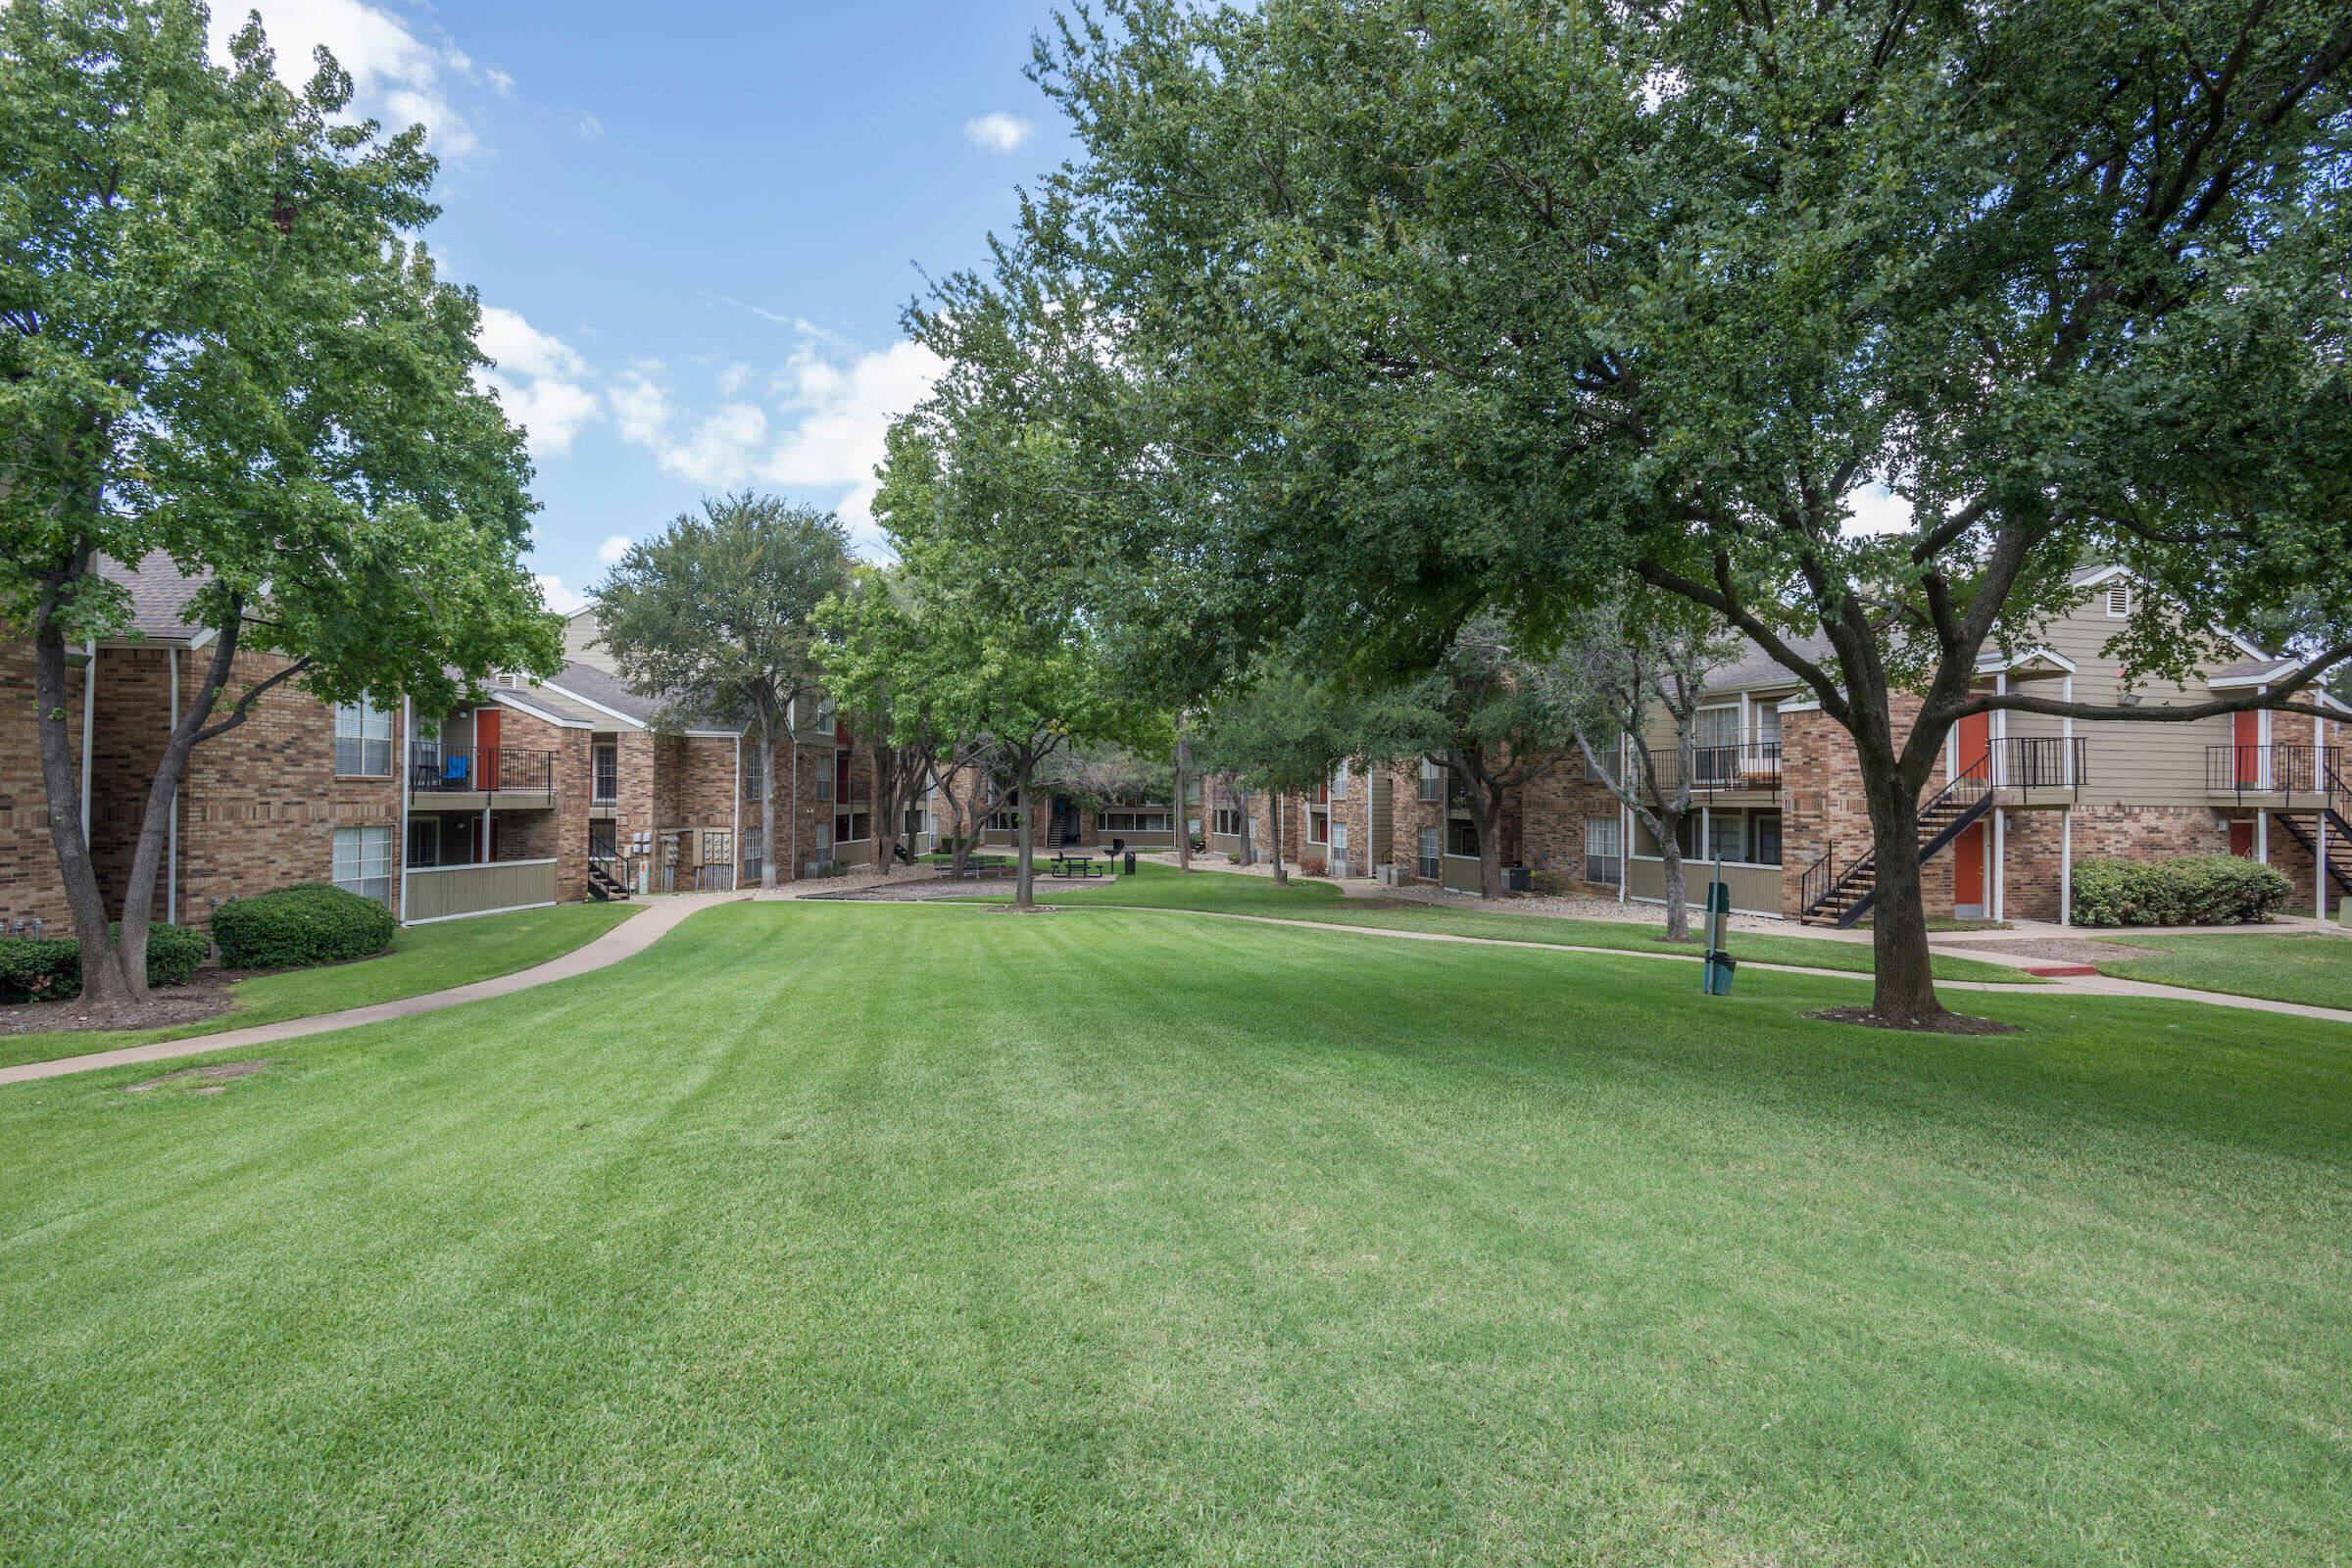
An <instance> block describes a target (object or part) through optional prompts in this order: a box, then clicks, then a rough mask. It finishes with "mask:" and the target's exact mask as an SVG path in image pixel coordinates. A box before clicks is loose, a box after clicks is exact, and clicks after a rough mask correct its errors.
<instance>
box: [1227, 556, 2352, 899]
mask: <svg viewBox="0 0 2352 1568" xmlns="http://www.w3.org/2000/svg"><path fill="white" fill-rule="evenodd" d="M2075 586H2076V587H2077V588H2078V589H2079V590H2081V592H2082V595H2083V601H2082V604H2081V605H2080V606H2079V607H2078V608H2077V609H2076V610H2074V611H2073V612H2072V613H2069V614H2067V615H2064V616H2061V617H2059V618H2058V619H2057V620H2056V621H2054V622H2053V623H2052V624H2051V625H2050V626H2049V627H2047V628H2045V631H2044V634H2043V639H2042V641H2041V642H2040V643H2039V644H2037V645H2036V646H2034V648H2031V649H2028V650H2024V651H2021V652H2019V653H2018V654H2017V655H2016V656H2015V657H2014V658H2010V657H2005V656H2001V655H1998V654H1993V655H1988V656H1987V657H1986V659H1985V661H1984V662H1982V664H1981V665H1980V668H1979V674H1978V682H1979V685H1980V687H1981V688H1982V689H1984V690H1985V691H1999V692H2007V691H2013V690H2019V689H2023V688H2025V687H2026V686H2028V685H2029V684H2030V683H2042V684H2043V686H2044V689H2046V690H2048V691H2049V692H2050V693H2051V694H2052V695H2054V696H2057V697H2060V698H2062V699H2065V700H2069V701H2082V702H2090V703H2098V704H2104V705H2115V704H2119V703H2121V704H2124V705H2127V706H2135V707H2139V708H2142V709H2156V708H2162V707H2166V706H2184V705H2189V704H2195V703H2202V702H2208V701H2211V700H2212V699H2213V698H2214V697H2216V696H2218V695H2223V694H2227V693H2230V692H2241V691H2243V690H2245V689H2246V688H2247V687H2256V688H2259V687H2260V686H2262V685H2263V683H2264V682H2265V681H2266V680H2278V679H2283V678H2284V677H2285V676H2286V675H2287V674H2288V673H2289V672H2291V671H2292V670H2293V669H2294V668H2295V667H2296V666H2295V663H2294V662H2293V661H2292V660H2290V659H2286V658H2283V657H2281V656H2278V655H2276V654H2271V653H2268V652H2266V651H2265V650H2263V649H2260V648H2257V647H2254V646H2253V645H2251V644H2249V643H2246V642H2244V641H2243V640H2242V639H2237V638H2230V639H2229V641H2230V642H2231V643H2232V645H2233V646H2234V648H2235V650H2236V652H2237V653H2238V654H2239V655H2240V656H2241V657H2239V658H2238V659H2236V660H2235V661H2233V662H2230V663H2229V664H2227V665H2225V666H2223V667H2221V668H2218V669H2215V670H2213V671H2211V672H2210V673H2207V674H2204V675H2201V676H2199V677H2196V678H2194V679H2192V680H2191V681H2189V682H2188V683H2186V684H2185V685H2181V686H2169V685H2154V684H2149V685H2141V686H2138V687H2132V686H2131V685H2129V684H2128V683H2127V681H2126V680H2125V676H2124V671H2123V669H2122V668H2121V666H2120V665H2119V663H2118V662H2117V661H2116V660H2115V659H2114V658H2113V657H2112V656H2110V655H2108V654H2107V653H2106V652H2105V645H2106V644H2107V642H2108V640H2109V639H2110V638H2112V637H2113V636H2114V635H2115V632H2116V631H2117V629H2118V627H2119V623H2120V622H2121V621H2122V619H2123V618H2124V617H2125V616H2127V615H2129V614H2130V613H2131V596H2132V594H2133V593H2134V592H2135V591H2136V590H2135V587H2134V585H2133V584H2132V583H2131V580H2130V578H2129V577H2128V576H2127V575H2125V574H2124V573H2123V572H2122V571H2121V570H2120V569H2119V568H2113V567H2101V568H2086V569H2084V570H2082V571H2079V572H2078V573H2076V579H2075ZM1799 651H1800V652H1808V653H1809V652H1811V651H1812V650H1805V649H1800V650H1799ZM1706 696H1707V702H1706V704H1705V706H1704V707H1703V708H1702V710H1701V711H1700V712H1699V714H1698V721H1697V736H1696V739H1697V746H1696V750H1695V755H1694V758H1693V762H1692V767H1693V772H1692V777H1691V785H1692V791H1693V795H1694V797H1695V805H1696V809H1695V810H1694V811H1693V812H1692V813H1691V816H1690V817H1688V818H1686V821H1685V831H1684V842H1683V844H1682V846H1681V848H1682V852H1683V855H1684V856H1685V858H1688V859H1691V860H1703V861H1705V862H1706V863H1707V865H1708V867H1709V868H1710V870H1711V869H1712V867H1713V866H1714V865H1715V864H1716V863H1717V861H1718V859H1720V862H1721V864H1722V866H1723V874H1724V880H1725V882H1726V883H1727V885H1728V886H1729V887H1730V888H1731V890H1732V899H1733V904H1734V907H1736V908H1739V909H1740V910H1742V911H1744V912H1748V913H1755V914H1765V915H1777V916H1783V917H1787V918H1791V919H1808V920H1814V921H1818V922H1822V923H1838V922H1840V921H1845V922H1850V921H1851V920H1853V919H1858V918H1860V917H1861V916H1863V915H1865V914H1867V912H1868V908H1869V895H1870V893H1871V891H1872V888H1873V871H1874V867H1873V865H1872V864H1871V861H1870V858H1869V852H1870V827H1869V818H1868V813H1867V811H1866V809H1865V808H1864V806H1863V801H1862V792H1861V782H1860V773H1859V769H1858V767H1857V765H1856V763H1855V761H1854V757H1853V751H1852V746H1851V743H1850V741H1849V740H1848V739H1847V737H1846V735H1845V733H1844V731H1843V730H1841V729H1840V728H1838V725H1837V724H1836V722H1835V721H1834V720H1832V719H1831V718H1830V717H1829V716H1828V715H1827V714H1825V713H1823V712H1822V711H1821V710H1820V707H1819V705H1818V704H1817V703H1815V702H1814V701H1812V700H1811V695H1810V691H1809V689H1807V688H1803V687H1802V686H1801V683H1800V682H1799V681H1798V680H1797V678H1796V677H1795V675H1794V674H1793V673H1792V672H1790V671H1789V670H1788V669H1786V668H1784V667H1782V666H1781V665H1780V664H1778V663H1777V662H1774V661H1773V660H1771V659H1769V658H1767V657H1766V656H1765V655H1764V654H1763V653H1762V652H1761V651H1760V650H1756V649H1752V648H1751V649H1750V650H1749V651H1748V652H1747V653H1746V655H1745V656H1743V657H1741V658H1740V659H1738V660H1735V661H1734V662H1731V663H1730V664H1727V665H1726V666H1724V667H1723V668H1721V669H1718V670H1717V671H1715V672H1714V674H1713V675H1712V676H1711V677H1710V679H1709V681H1708V683H1707V691H1706ZM2315 701H2317V702H2318V703H2319V704H2320V705H2322V706H2325V707H2329V708H2332V709H2336V710H2338V711H2342V712H2343V714H2344V715H2345V716H2344V718H2343V719H2341V720H2339V719H2315V718H2313V717H2311V716H2310V715H2307V714H2300V713H2264V712H2251V713H2238V714H2232V715H2225V716H2222V717H2216V718H2205V719H2196V720H2189V721H2186V722H2158V721H2153V720H2136V719H2118V720H2101V721H2097V722H2091V721H2082V722H2077V721H2075V720H2072V719H2062V718H2046V717H2042V716H2040V715H2034V714H2025V713H2009V712H1996V713H1990V714H1982V715H1979V716H1977V717H1975V718H1972V719H1969V720H1966V721H1964V722H1962V723H1961V724H1959V725H1956V726H1955V727H1954V729H1953V732H1952V734H1951V735H1950V736H1949V737H1948V738H1947V740H1946V742H1945V745H1944V752H1943V757H1942V760H1940V761H1939V763H1938V764H1937V766H1936V773H1935V776H1934V778H1933V779H1932V780H1931V782H1930V784H1929V787H1928V795H1927V797H1926V801H1925V809H1926V823H1925V826H1924V827H1923V832H1922V842H1921V846H1920V849H1921V854H1922V861H1921V868H1922V877H1923V882H1924V885H1925V888H1926V894H1927V902H1928V912H1929V914H1930V915H1932V916H1951V917H1962V918H1965V917H1986V918H1993V919H2031V920H2053V921H2064V920H2066V919H2067V918H2068V916H2069V908H2068V897H2067V890H2068V886H2069V883H2070V880H2071V875H2072V867H2073V862H2074V860H2075V859H2076V858H2078V857H2090V856H2119V857H2125V858H2160V857H2166V856H2174V855H2185V854H2196V853H2212V854H2234V855H2242V856H2246V857H2248V858H2254V859H2258V860H2262V861H2264V862H2266V863H2268V864H2272V865H2276V866H2277V867H2278V869H2279V870H2281V871H2283V872H2284V873H2285V874H2286V875H2287V877H2288V878H2289V879H2290V880H2291V881H2292V882H2293V883H2294V885H2295V886H2296V888H2297V889H2299V890H2300V904H2299V907H2306V908H2309V909H2311V910H2312V911H2313V912H2315V913H2319V914H2322V915H2323V916H2324V915H2325V914H2326V913H2327V911H2329V910H2331V909H2335V908H2337V907H2339V906H2340V903H2341V900H2342V899H2343V897H2344V895H2346V894H2347V893H2352V748H2348V747H2347V745H2346V734H2347V730H2346V723H2347V721H2352V708H2347V707H2345V705H2343V704H2340V703H2337V702H2335V701H2334V700H2333V699H2331V698H2328V697H2326V696H2325V695H2320V696H2317V697H2316V698H2315ZM1904 706H1905V705H1904V704H1903V702H1902V701H1901V700H1899V699H1898V702H1897V709H1896V718H1897V722H1898V725H1900V724H1903V723H1906V722H1907V720H1908V716H1909V715H1908V714H1906V713H1905V712H1904V711H1903V709H1904ZM1909 706H1910V707H1911V708H1912V711H1916V704H1915V703H1914V704H1911V705H1909ZM1653 743H1654V748H1653V749H1654V750H1655V752H1656V755H1658V756H1661V757H1671V755H1672V752H1673V745H1672V737H1671V732H1670V731H1666V732H1662V733H1661V734H1659V735H1657V736H1654V737H1653ZM1208 805H1209V817H1210V832H1209V837H1208V844H1209V848H1210V849H1211V850H1212V851H1215V852H1219V853H1229V854H1241V853H1243V847H1244V843H1245V840H1244V837H1243V834H1242V831H1241V829H1242V828H1243V826H1244V825H1245V816H1246V817H1247V819H1248V820H1247V826H1248V828H1249V838H1248V841H1247V842H1248V844H1249V846H1250V853H1251V854H1253V855H1254V856H1255V857H1257V858H1263V857H1264V856H1265V855H1267V854H1268V853H1270V846H1271V844H1272V835H1271V817H1270V809H1271V806H1272V803H1269V802H1268V801H1267V800H1266V799H1265V798H1264V797H1263V796H1262V795H1261V796H1257V797H1253V798H1252V799H1251V800H1250V802H1249V803H1248V809H1247V811H1246V812H1245V810H1244V809H1243V804H1242V803H1241V802H1239V801H1237V800H1235V799H1234V797H1233V795H1232V793H1231V791H1230V790H1229V789H1228V788H1227V787H1226V786H1225V785H1224V784H1223V783H1222V782H1221V781H1213V780H1212V781H1211V784H1210V787H1209V803H1208ZM1280 809H1282V810H1283V812H1284V818H1283V823H1284V826H1283V851H1284V855H1285V857H1286V858H1289V859H1291V860H1293V861H1298V860H1300V859H1309V858H1322V859H1325V860H1326V861H1327V862H1328V863H1330V864H1332V865H1333V867H1334V868H1335V870H1337V869H1338V868H1339V867H1340V866H1342V865H1345V866H1346V867H1347V872H1346V873H1345V874H1355V875H1364V874H1367V873H1369V874H1373V875H1382V876H1386V877H1388V878H1391V879H1395V880H1402V881H1417V882H1424V883H1432V884H1436V885H1439V886H1442V887H1445V888H1447V889H1450V890H1454V891H1459V892H1475V891H1477V888H1478V841H1477V832H1478V830H1477V827H1476V824H1475V823H1474V822H1473V821H1472V820H1471V818H1470V813H1469V811H1468V810H1467V809H1465V808H1464V807H1463V805H1462V804H1461V802H1460V799H1459V796H1458V793H1457V792H1456V791H1454V790H1453V789H1452V788H1451V787H1450V786H1449V784H1448V782H1447V780H1446V776H1445V775H1444V773H1443V772H1442V770H1440V769H1438V768H1437V767H1435V766H1434V765H1433V764H1429V763H1426V762H1407V763H1403V764H1390V765H1385V766H1382V767H1378V768H1374V769H1372V770H1371V776H1370V777H1369V778H1362V779H1354V780H1350V779H1349V778H1348V776H1347V775H1346V773H1345V772H1343V773H1341V774H1339V775H1335V777H1334V779H1333V780H1332V782H1331V784H1330V785H1329V786H1328V787H1327V788H1326V789H1325V790H1323V791H1319V792H1317V793H1316V795H1315V796H1314V797H1313V798H1311V799H1309V800H1306V801H1299V800H1296V799H1290V800H1285V801H1283V802H1282V803H1280ZM1325 823H1328V824H1329V825H1328V826H1325V825H1324V824H1325ZM1331 833H1338V834H1340V835H1341V837H1342V838H1343V840H1344V841H1345V842H1344V843H1343V844H1342V845H1340V846H1336V847H1335V846H1334V845H1333V844H1332V843H1331V840H1330V838H1329V837H1328V836H1327V835H1328V834H1331ZM1499 833H1500V837H1501V845H1500V849H1501V855H1502V859H1503V863H1504V864H1506V865H1513V866H1524V867H1527V868H1529V869H1533V870H1549V871H1551V872H1553V873H1555V874H1556V875H1558V876H1559V877H1560V879H1561V880H1562V882H1563V883H1564V884H1565V885H1567V886H1569V887H1572V888H1578V889H1581V890H1583V891H1586V892H1590V893H1597V894H1600V895H1603V896H1606V897H1614V898H1617V899H1620V900H1625V901H1638V902H1656V901H1658V900H1661V899H1662V898H1663V897H1664V891H1665V872H1664V862H1663V859H1662V858H1661V857H1660V855H1659V853H1658V845H1657V844H1656V842H1655V841H1654V840H1653V839H1652V838H1651V837H1650V835H1649V833H1648V832H1647V830H1646V829H1644V828H1642V826H1641V825H1640V823H1638V822H1637V821H1636V820H1635V818H1634V815H1633V813H1632V812H1631V811H1629V810H1626V809H1623V808H1622V807H1621V806H1620V805H1619V804H1618V803H1617V801H1616V800H1615V799H1614V798H1613V797H1612V796H1611V795H1610V794H1609V793H1608V791H1607V790H1606V789H1605V788H1604V787H1603V786H1601V785H1600V784H1599V783H1598V782H1597V781H1595V780H1593V779H1592V778H1589V777H1587V776H1586V771H1585V768H1584V766H1583V764H1582V761H1581V760H1580V759H1578V758H1574V757H1571V758H1569V759H1566V760H1564V761H1563V762H1562V764H1561V765H1560V766H1559V767H1558V768H1556V769H1554V770H1553V771H1552V772H1550V773H1548V774H1546V775H1545V776H1544V777H1543V778H1541V779H1538V780H1536V781H1535V782H1534V783H1532V784H1530V785H1528V786H1526V787H1524V788H1522V789H1520V790H1517V791H1514V792H1512V793H1511V794H1510V795H1509V796H1508V797H1506V800H1505V804H1504V809H1503V812H1502V816H1501V820H1500V824H1499ZM1356 845H1368V846H1370V848H1369V851H1368V853H1366V854H1363V855H1360V856H1359V855H1358V854H1356V853H1355V851H1354V846H1356ZM1359 862H1360V863H1359ZM1694 879H1695V878H1694Z"/></svg>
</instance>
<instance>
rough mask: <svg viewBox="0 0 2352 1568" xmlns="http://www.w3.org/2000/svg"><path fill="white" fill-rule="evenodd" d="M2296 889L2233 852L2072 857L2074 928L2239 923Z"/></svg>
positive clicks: (2263, 914)
mask: <svg viewBox="0 0 2352 1568" xmlns="http://www.w3.org/2000/svg"><path fill="white" fill-rule="evenodd" d="M2293 892H2294V886H2293V884H2292V883H2290V882H2288V881H2287V879H2286V875H2285V873H2284V872H2281V871H2279V870H2278V869H2276V868H2275V867H2272V866H2268V865H2264V864H2263V863H2262V862H2261V861H2259V860H2249V859H2246V858H2242V857H2240V856H2235V855H2183V856H2178V857H2176V858H2172V859H2169V860H2111V859H2086V860H2077V861H2076V862H2075V875H2074V893H2075V916H2074V917H2075V923H2076V924H2077V925H2238V924H2242V923H2243V922H2246V921H2249V920H2268V919H2270V918H2271V917H2272V916H2273V915H2275V914H2277V913H2278V911H2279V909H2280V908H2282V907H2284V906H2285V904H2286V901H2287V899H2288V898H2289V897H2290V896H2292V894H2293Z"/></svg>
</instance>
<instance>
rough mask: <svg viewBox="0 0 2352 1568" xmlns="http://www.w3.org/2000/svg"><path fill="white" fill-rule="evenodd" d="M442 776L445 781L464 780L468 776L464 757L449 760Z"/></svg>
mask: <svg viewBox="0 0 2352 1568" xmlns="http://www.w3.org/2000/svg"><path fill="white" fill-rule="evenodd" d="M441 776H442V778H444V779H461V778H464V777H465V776H466V759H464V758H463V757H453V758H451V759H449V762H448V765H447V766H446V767H444V768H443V769H442V772H441Z"/></svg>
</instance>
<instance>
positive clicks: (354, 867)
mask: <svg viewBox="0 0 2352 1568" xmlns="http://www.w3.org/2000/svg"><path fill="white" fill-rule="evenodd" d="M334 876H335V886H337V887H339V888H345V889H348V890H349V891H351V892H353V893H357V894H358V895H359V896H360V897H361V898H363V899H373V900H375V902H376V903H378V904H386V905H388V904H390V903H391V902H392V829H391V827H390V826H389V825H388V824H387V825H385V826H382V827H339V828H337V829H335V858H334Z"/></svg>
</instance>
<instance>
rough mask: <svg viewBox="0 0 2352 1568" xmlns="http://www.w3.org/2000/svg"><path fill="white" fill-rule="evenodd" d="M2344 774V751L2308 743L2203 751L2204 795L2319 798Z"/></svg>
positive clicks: (2336, 747) (2213, 748)
mask: <svg viewBox="0 0 2352 1568" xmlns="http://www.w3.org/2000/svg"><path fill="white" fill-rule="evenodd" d="M2343 771H2344V748H2342V747H2340V746H2327V747H2321V746H2314V745H2312V744H2310V743H2309V742H2307V741H2306V742H2291V743H2275V744H2272V745H2267V746H2208V747H2206V748H2205V793H2206V794H2208V795H2234V796H2237V797H2239V798H2240V799H2243V798H2244V797H2246V796H2249V795H2259V796H2263V797H2266V798H2267V797H2271V796H2293V795H2315V796H2316V795H2318V794H2320V793H2321V792H2322V790H2323V788H2324V786H2325V784H2326V782H2327V775H2328V774H2329V773H2330V772H2335V773H2341V772H2343Z"/></svg>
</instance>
